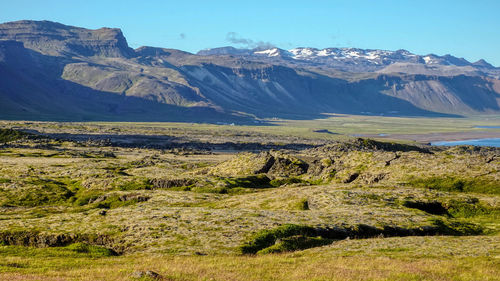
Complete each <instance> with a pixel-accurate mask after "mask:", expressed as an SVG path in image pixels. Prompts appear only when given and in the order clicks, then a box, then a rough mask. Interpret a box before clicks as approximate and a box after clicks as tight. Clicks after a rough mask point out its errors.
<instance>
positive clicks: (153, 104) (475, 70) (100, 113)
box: [0, 21, 500, 123]
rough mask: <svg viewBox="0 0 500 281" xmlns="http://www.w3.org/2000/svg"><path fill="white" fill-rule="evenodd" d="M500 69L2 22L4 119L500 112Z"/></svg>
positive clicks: (432, 58) (403, 54)
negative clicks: (155, 42) (180, 45)
mask: <svg viewBox="0 0 500 281" xmlns="http://www.w3.org/2000/svg"><path fill="white" fill-rule="evenodd" d="M499 75H500V70H499V69H498V68H495V67H493V66H491V65H490V64H488V63H487V62H485V61H478V62H475V63H470V62H468V61H466V60H464V59H459V58H455V57H453V56H449V55H447V56H443V57H440V56H436V55H427V56H419V55H414V54H411V53H409V52H407V51H404V50H399V51H394V52H392V51H382V50H361V49H335V48H330V49H324V50H317V49H311V48H296V49H292V50H289V51H286V50H280V49H276V48H274V49H269V50H240V49H235V48H219V49H211V50H204V51H201V52H199V53H198V54H196V55H195V54H190V53H187V52H183V51H180V50H173V49H164V48H153V47H141V48H138V49H135V50H134V49H132V48H130V47H128V44H127V41H126V39H125V37H124V36H123V34H122V32H121V31H120V30H119V29H115V28H101V29H97V30H89V29H84V28H79V27H72V26H66V25H63V24H59V23H54V22H48V21H18V22H10V23H4V24H1V25H0V112H1V113H0V118H2V119H30V120H75V121H77V120H80V121H81V120H116V121H131V120H135V121H196V122H225V123H231V122H238V123H249V122H250V123H253V119H254V118H255V117H257V118H270V117H281V118H289V119H296V118H299V119H309V118H317V117H321V116H322V114H323V113H347V114H373V115H375V114H376V115H399V116H460V115H468V114H498V113H499V112H500V80H498V79H499Z"/></svg>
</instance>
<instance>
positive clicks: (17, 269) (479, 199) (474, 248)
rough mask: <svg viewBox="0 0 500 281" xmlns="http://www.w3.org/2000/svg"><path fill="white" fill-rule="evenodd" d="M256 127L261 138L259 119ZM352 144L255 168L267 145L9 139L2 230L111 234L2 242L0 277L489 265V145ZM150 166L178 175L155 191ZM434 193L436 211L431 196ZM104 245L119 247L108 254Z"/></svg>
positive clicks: (394, 275)
mask: <svg viewBox="0 0 500 281" xmlns="http://www.w3.org/2000/svg"><path fill="white" fill-rule="evenodd" d="M23 126H24V125H23ZM26 126H28V125H26ZM37 126H38V125H37ZM44 126H46V130H59V131H64V130H69V131H70V132H73V131H72V130H76V131H78V132H79V133H84V132H87V133H89V132H92V133H100V132H101V131H107V130H109V127H106V125H93V124H87V125H85V126H81V125H74V124H57V123H53V124H49V123H48V124H45V125H44ZM51 126H54V127H53V128H52V127H51ZM148 126H149V125H148ZM132 127H133V126H132ZM132 127H130V125H127V126H126V127H122V126H117V128H120V130H125V131H126V133H127V134H128V133H137V134H144V133H146V132H148V128H147V126H142V127H141V126H139V127H138V128H137V129H136V131H134V129H133V128H132ZM169 130H171V131H173V132H177V133H179V132H181V131H179V130H177V129H175V128H169ZM197 130H201V131H203V132H205V133H206V132H207V131H206V130H205V129H202V128H199V127H198V128H197ZM153 131H154V130H153ZM107 132H108V133H109V131H107ZM234 134H236V132H235V131H234V130H233V129H231V128H227V130H226V129H224V130H223V131H222V135H224V137H228V136H230V137H231V138H233V137H235V136H234ZM239 134H241V133H239ZM185 137H186V138H187V137H188V136H187V135H186V136H185ZM219 137H220V136H217V138H219ZM236 137H237V136H236ZM246 137H247V138H253V137H254V136H252V133H247V136H246ZM259 137H263V138H264V139H265V138H267V137H268V136H266V135H265V134H264V133H263V132H259V133H258V135H257V136H255V138H259ZM205 138H210V136H205ZM297 138H298V140H301V139H300V138H299V137H298V136H297V137H296V139H294V140H290V141H296V140H297ZM209 141H213V140H209ZM217 141H220V140H219V139H217ZM306 141H311V140H306ZM316 141H317V140H313V141H311V143H316ZM316 144H321V145H323V144H324V143H316ZM368 144H369V145H370V146H372V144H373V143H368ZM348 146H349V147H348V148H347V149H345V147H344V146H342V147H339V145H338V144H333V145H328V144H327V145H324V146H320V147H317V148H309V149H307V150H300V151H293V150H291V151H290V150H288V151H285V150H283V151H275V152H272V153H274V154H273V155H274V157H275V160H276V159H277V160H276V161H275V162H276V163H278V164H279V165H277V166H275V167H271V168H269V169H262V168H263V166H265V165H266V164H267V162H266V161H263V160H266V159H268V158H265V157H261V156H262V155H263V154H260V153H259V152H245V153H240V154H238V153H237V152H234V151H215V152H211V153H206V151H197V150H189V151H188V150H186V151H184V152H183V153H179V150H170V149H158V148H138V147H126V146H114V145H110V144H108V145H101V144H95V143H93V142H74V141H67V140H54V139H45V140H44V139H27V140H25V141H22V140H19V139H18V140H16V141H14V142H12V143H10V144H9V143H8V144H7V145H6V146H5V147H2V148H1V149H0V205H1V207H0V231H34V232H35V231H36V232H37V233H42V234H43V235H56V234H67V235H71V234H78V235H93V236H99V235H103V236H106V237H109V238H110V240H109V243H110V244H109V245H104V246H105V247H104V248H99V247H101V246H96V245H86V244H75V245H66V246H64V247H50V248H31V247H21V246H1V247H0V257H1V258H0V279H2V278H4V279H5V278H8V279H12V280H17V279H18V280H25V279H30V278H31V279H43V278H46V279H58V278H59V279H63V280H65V279H76V280H127V279H130V274H131V273H132V272H133V271H135V270H154V271H158V272H159V273H160V274H162V275H163V276H165V277H166V278H167V280H168V278H170V279H171V280H193V279H194V280H208V279H210V278H213V279H214V280H332V279H335V278H337V279H339V280H343V279H361V278H364V279H378V280H380V279H402V280H429V279H440V278H441V276H445V279H446V278H448V279H459V280H479V279H483V280H488V279H490V280H494V278H495V277H496V276H498V265H499V263H498V256H499V249H500V239H499V237H500V236H499V232H500V223H499V221H500V217H499V216H500V211H499V210H500V197H499V192H498V191H499V188H500V185H498V183H499V182H500V175H499V173H498V170H499V165H500V162H499V161H500V159H499V158H495V157H492V156H494V154H495V153H496V152H495V151H493V152H492V151H487V150H482V151H472V150H467V149H466V150H459V149H443V150H435V151H433V153H426V152H421V151H412V150H409V151H392V150H389V151H384V150H380V149H378V148H377V147H371V148H367V149H364V148H363V149H359V147H358V146H357V145H356V143H355V142H354V146H353V145H352V144H349V145H348ZM390 147H393V146H390ZM398 147H399V146H398ZM404 147H406V146H404ZM396 150H397V149H396ZM266 157H267V156H266ZM283 159H285V160H283ZM305 164H307V169H305V168H304V167H306V165H305ZM354 174H356V176H355V177H354V176H353V175H354ZM157 179H160V180H161V179H165V180H177V182H179V183H186V185H182V184H178V186H173V187H170V188H161V187H158V186H159V185H157V186H155V181H154V180H157ZM186 179H188V180H186ZM351 179H352V180H351ZM457 182H458V183H457ZM457 186H459V187H460V186H461V187H462V188H457ZM431 203H432V204H431ZM434 203H435V204H434ZM433 204H434V205H433ZM437 205H439V206H441V207H442V212H434V211H431V209H429V208H430V207H429V206H431V207H432V206H434V207H435V206H437ZM284 225H297V226H301V227H302V226H303V227H305V228H304V229H309V228H314V229H328V228H335V227H337V228H342V229H358V230H357V231H360V232H359V233H366V232H368V231H373V230H374V229H375V230H376V229H379V230H381V229H382V230H384V229H385V230H386V231H389V230H395V229H399V230H400V229H426V228H428V227H440V231H441V232H439V233H437V234H439V236H428V237H414V236H411V237H387V236H388V235H385V236H384V235H375V236H377V237H379V236H380V237H379V238H371V237H372V236H371V235H358V236H356V235H354V236H352V237H350V238H349V239H343V240H338V239H332V238H331V237H326V236H321V235H319V234H318V233H312V234H308V233H302V232H300V231H298V232H297V231H296V232H293V231H291V233H288V234H287V235H281V236H280V235H275V234H276V233H275V232H273V231H275V230H276V229H279V228H280V227H282V226H284ZM292 228H293V227H292ZM359 229H361V230H359ZM285 232H286V231H285ZM306 232H307V231H306ZM262 233H271V234H272V235H271V236H273V235H274V238H273V239H270V241H271V240H272V241H271V242H269V243H267V244H266V245H265V247H261V248H259V249H256V250H255V251H251V252H249V253H252V254H253V253H260V254H266V255H258V256H241V255H240V254H241V252H240V250H241V246H242V245H248V243H251V241H252V239H254V238H255V237H256V236H258V235H259V234H262ZM378 234H380V233H378ZM382 234H383V233H382ZM464 234H467V235H468V236H461V235H464ZM459 235H460V237H456V236H459ZM278 236H279V237H278ZM361 236H362V237H361ZM382 236H383V237H382ZM358 238H363V239H358ZM264 240H265V239H264ZM94 247H97V248H94ZM107 248H113V249H118V250H120V253H123V255H122V256H109V252H106V249H107ZM306 248H310V249H306ZM304 249H306V250H304ZM278 252H285V253H281V254H276V253H278ZM289 252H292V253H289ZM273 253H274V254H273ZM469 263H470V264H472V265H474V266H469V265H468V264H469ZM187 265H190V266H187ZM363 266H365V267H363ZM398 267H399V268H398ZM459 267H462V269H459ZM283 268H285V269H284V270H283ZM366 268H370V269H371V270H367V269H366ZM415 268H416V269H415ZM332 276H335V277H332ZM343 277H345V278H343ZM479 277H481V278H479ZM16 278H17V279H16ZM441 279H443V278H441Z"/></svg>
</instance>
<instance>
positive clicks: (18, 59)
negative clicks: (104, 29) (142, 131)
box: [0, 41, 253, 123]
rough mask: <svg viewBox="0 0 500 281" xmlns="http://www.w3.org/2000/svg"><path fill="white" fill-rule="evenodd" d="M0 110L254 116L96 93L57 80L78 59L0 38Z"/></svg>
mask: <svg viewBox="0 0 500 281" xmlns="http://www.w3.org/2000/svg"><path fill="white" fill-rule="evenodd" d="M2 45H3V46H2V47H3V48H4V50H6V54H5V57H4V62H3V63H2V62H1V61H0V66H1V67H0V111H1V112H2V118H3V119H12V120H21V119H22V120H41V121H144V122H147V121H149V122H152V121H172V122H206V123H218V122H228V123H231V122H238V123H253V119H252V118H249V117H247V116H243V115H236V114H233V113H228V112H224V111H217V110H215V109H213V108H209V107H181V106H175V105H169V104H163V103H158V102H154V101H150V100H147V99H144V98H139V97H132V96H125V95H122V94H117V93H111V92H104V91H98V90H95V89H92V88H89V87H86V86H82V85H80V84H77V83H74V82H71V81H68V80H65V79H62V78H61V75H62V72H63V70H64V66H65V65H66V64H68V63H74V62H77V61H76V60H71V59H67V58H62V57H53V56H46V55H43V54H40V53H38V52H35V51H32V50H30V49H26V48H24V47H23V45H22V43H18V42H14V41H7V42H2Z"/></svg>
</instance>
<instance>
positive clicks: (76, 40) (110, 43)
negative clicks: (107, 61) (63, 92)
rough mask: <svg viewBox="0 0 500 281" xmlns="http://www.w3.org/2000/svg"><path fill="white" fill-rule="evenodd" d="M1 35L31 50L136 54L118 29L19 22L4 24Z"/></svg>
mask: <svg viewBox="0 0 500 281" xmlns="http://www.w3.org/2000/svg"><path fill="white" fill-rule="evenodd" d="M0 38H1V39H2V40H15V41H18V42H23V44H24V47H26V48H28V49H32V50H35V51H38V52H40V53H42V54H45V55H52V56H108V57H125V58H130V57H132V56H134V55H135V52H134V50H133V49H131V48H129V46H128V44H127V40H126V39H125V37H124V36H123V34H122V32H121V30H120V29H118V28H100V29H97V30H90V29H84V28H79V27H73V26H67V25H63V24H60V23H55V22H49V21H16V22H9V23H4V24H1V25H0Z"/></svg>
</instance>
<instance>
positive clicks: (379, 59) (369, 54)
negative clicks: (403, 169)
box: [198, 47, 498, 74]
mask: <svg viewBox="0 0 500 281" xmlns="http://www.w3.org/2000/svg"><path fill="white" fill-rule="evenodd" d="M198 55H203V56H210V55H233V56H244V57H247V58H248V57H250V58H251V57H253V58H255V59H266V58H267V59H271V60H287V61H288V62H289V63H294V64H306V65H314V66H321V67H328V68H335V69H338V70H343V71H355V72H374V71H381V70H383V69H384V68H386V67H388V66H390V65H393V64H398V65H399V66H401V64H410V65H419V66H420V68H421V69H425V68H422V66H427V67H437V68H440V67H442V66H456V67H459V68H461V67H471V68H473V69H474V70H475V71H489V70H495V69H496V68H495V67H493V66H492V65H491V64H489V63H487V62H486V61H484V60H480V61H477V62H475V63H471V62H469V61H467V60H466V59H464V58H457V57H454V56H452V55H444V56H438V55H434V54H428V55H417V54H413V53H411V52H409V51H407V50H397V51H389V50H376V49H358V48H326V49H316V48H294V49H290V50H283V49H280V48H267V49H262V48H257V49H236V48H233V47H222V48H215V49H207V50H203V51H200V52H198ZM407 68H408V67H407ZM410 68H411V69H415V67H410ZM391 69H395V68H394V67H392V68H391ZM433 70H434V71H436V69H433ZM496 70H497V71H498V69H496ZM497 71H495V73H496V72H497ZM458 72H459V73H462V72H463V73H464V74H465V73H471V71H470V69H468V70H467V71H465V70H464V71H462V70H461V69H459V71H458Z"/></svg>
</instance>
